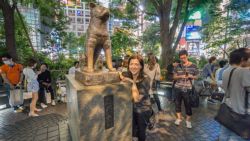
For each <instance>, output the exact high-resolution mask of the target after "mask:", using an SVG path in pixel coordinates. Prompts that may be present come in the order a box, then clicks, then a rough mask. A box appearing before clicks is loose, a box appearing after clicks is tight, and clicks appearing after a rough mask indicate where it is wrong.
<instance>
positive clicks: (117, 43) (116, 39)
mask: <svg viewBox="0 0 250 141" xmlns="http://www.w3.org/2000/svg"><path fill="white" fill-rule="evenodd" d="M137 44H138V42H137V40H136V38H135V37H134V36H133V34H132V33H129V31H128V30H122V29H118V30H117V31H116V32H114V34H113V35H112V36H111V45H112V54H113V56H114V57H121V56H123V55H125V54H126V53H128V52H133V47H134V46H136V45H137Z"/></svg>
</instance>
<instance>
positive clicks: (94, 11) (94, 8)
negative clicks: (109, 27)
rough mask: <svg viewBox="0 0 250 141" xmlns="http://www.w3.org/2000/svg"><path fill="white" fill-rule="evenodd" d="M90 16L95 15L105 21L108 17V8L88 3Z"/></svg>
mask: <svg viewBox="0 0 250 141" xmlns="http://www.w3.org/2000/svg"><path fill="white" fill-rule="evenodd" d="M89 5H90V11H91V12H90V13H91V18H92V17H95V18H98V19H101V20H102V21H103V22H106V21H107V20H108V19H109V9H108V8H105V7H103V6H100V5H96V4H94V3H90V4H89Z"/></svg>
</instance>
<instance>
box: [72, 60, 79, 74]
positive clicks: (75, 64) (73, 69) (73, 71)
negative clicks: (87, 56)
mask: <svg viewBox="0 0 250 141" xmlns="http://www.w3.org/2000/svg"><path fill="white" fill-rule="evenodd" d="M76 70H77V71H80V67H79V61H75V62H74V66H73V67H71V68H70V69H69V74H74V75H75V72H76Z"/></svg>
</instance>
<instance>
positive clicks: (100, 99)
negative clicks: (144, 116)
mask: <svg viewBox="0 0 250 141" xmlns="http://www.w3.org/2000/svg"><path fill="white" fill-rule="evenodd" d="M66 78H67V99H68V104H67V106H68V115H69V127H70V133H71V136H72V140H73V141H131V140H132V101H131V89H130V86H129V85H128V84H123V83H120V82H118V83H113V84H102V85H96V86H84V85H83V84H82V83H80V82H78V81H76V80H75V78H74V76H73V75H67V76H66Z"/></svg>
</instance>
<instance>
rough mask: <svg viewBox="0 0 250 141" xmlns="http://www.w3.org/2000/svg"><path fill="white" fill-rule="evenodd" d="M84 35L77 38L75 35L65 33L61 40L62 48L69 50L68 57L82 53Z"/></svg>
mask: <svg viewBox="0 0 250 141" xmlns="http://www.w3.org/2000/svg"><path fill="white" fill-rule="evenodd" d="M85 40H86V35H82V36H80V37H77V36H76V35H75V33H72V32H70V33H67V34H66V35H65V36H64V37H63V38H62V46H63V47H64V48H66V49H67V50H69V52H70V57H73V55H74V54H79V53H80V52H83V51H84V47H85Z"/></svg>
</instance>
